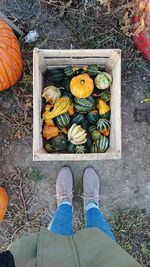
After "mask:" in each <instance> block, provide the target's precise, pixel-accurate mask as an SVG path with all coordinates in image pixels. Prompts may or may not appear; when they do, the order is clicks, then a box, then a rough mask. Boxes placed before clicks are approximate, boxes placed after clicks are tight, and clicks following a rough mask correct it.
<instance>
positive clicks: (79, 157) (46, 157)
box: [34, 151, 120, 161]
mask: <svg viewBox="0 0 150 267" xmlns="http://www.w3.org/2000/svg"><path fill="white" fill-rule="evenodd" d="M119 158H120V153H119V151H114V152H106V153H88V154H87V153H86V154H60V153H58V154H45V153H34V161H83V160H84V161H86V160H88V161H91V160H112V159H119Z"/></svg>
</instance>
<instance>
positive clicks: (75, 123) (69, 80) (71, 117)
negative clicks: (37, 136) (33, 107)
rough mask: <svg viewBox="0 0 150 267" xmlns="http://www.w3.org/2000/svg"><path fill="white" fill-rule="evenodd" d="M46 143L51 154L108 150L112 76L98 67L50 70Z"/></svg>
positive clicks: (46, 94) (45, 109)
mask: <svg viewBox="0 0 150 267" xmlns="http://www.w3.org/2000/svg"><path fill="white" fill-rule="evenodd" d="M48 79H49V80H50V85H49V86H48V87H46V88H44V90H43V93H42V97H43V99H44V104H43V110H42V119H43V129H42V136H43V141H44V142H43V144H44V149H45V150H46V151H47V152H48V153H55V152H62V153H104V152H105V151H106V150H107V149H108V147H109V135H110V127H111V126H110V112H111V110H110V99H111V93H110V85H111V83H112V76H111V75H110V74H109V73H107V72H106V71H100V70H99V69H98V67H97V66H94V65H88V66H83V67H81V68H78V67H72V66H68V67H66V68H57V69H51V70H50V71H49V77H48Z"/></svg>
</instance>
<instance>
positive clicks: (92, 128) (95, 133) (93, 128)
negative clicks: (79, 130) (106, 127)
mask: <svg viewBox="0 0 150 267" xmlns="http://www.w3.org/2000/svg"><path fill="white" fill-rule="evenodd" d="M88 130H89V133H90V135H91V138H92V139H93V140H94V141H96V140H97V139H99V138H100V137H101V134H100V132H99V131H98V130H97V129H96V126H95V125H92V126H90V127H89V129H88Z"/></svg>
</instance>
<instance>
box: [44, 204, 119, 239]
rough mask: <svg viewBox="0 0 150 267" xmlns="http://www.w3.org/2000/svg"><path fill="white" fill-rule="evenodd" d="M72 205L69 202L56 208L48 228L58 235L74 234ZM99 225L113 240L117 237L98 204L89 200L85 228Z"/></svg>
mask: <svg viewBox="0 0 150 267" xmlns="http://www.w3.org/2000/svg"><path fill="white" fill-rule="evenodd" d="M72 211H73V209H72V205H71V203H69V202H64V203H62V204H61V205H60V206H59V207H58V208H57V210H56V212H55V214H54V217H53V219H52V221H51V223H50V225H49V227H48V230H49V231H51V232H52V233H54V234H58V235H64V236H68V235H73V233H74V232H73V225H72ZM93 227H97V228H99V229H100V230H101V231H103V232H104V233H105V234H107V235H108V236H109V237H110V238H111V239H112V240H115V237H114V235H113V233H112V231H111V229H110V227H109V225H108V223H107V222H106V220H105V219H104V217H103V215H102V213H101V212H100V210H99V208H98V206H97V205H96V204H95V203H94V202H89V204H88V205H87V207H86V225H85V228H93Z"/></svg>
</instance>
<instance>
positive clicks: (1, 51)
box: [0, 19, 23, 91]
mask: <svg viewBox="0 0 150 267" xmlns="http://www.w3.org/2000/svg"><path fill="white" fill-rule="evenodd" d="M22 69H23V63H22V57H21V52H20V46H19V42H18V39H17V38H16V36H15V34H14V32H13V31H12V29H11V28H10V27H9V26H8V25H7V24H6V23H5V22H4V21H3V20H2V19H0V91H4V90H5V89H7V88H9V87H10V86H12V85H14V84H15V83H16V81H17V80H18V79H19V78H20V76H21V73H22Z"/></svg>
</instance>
